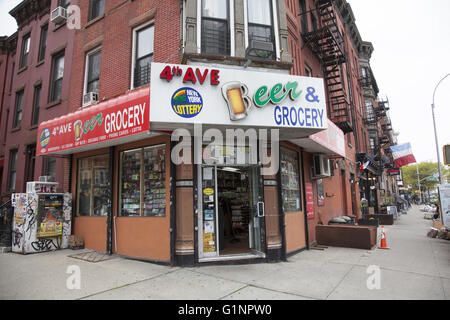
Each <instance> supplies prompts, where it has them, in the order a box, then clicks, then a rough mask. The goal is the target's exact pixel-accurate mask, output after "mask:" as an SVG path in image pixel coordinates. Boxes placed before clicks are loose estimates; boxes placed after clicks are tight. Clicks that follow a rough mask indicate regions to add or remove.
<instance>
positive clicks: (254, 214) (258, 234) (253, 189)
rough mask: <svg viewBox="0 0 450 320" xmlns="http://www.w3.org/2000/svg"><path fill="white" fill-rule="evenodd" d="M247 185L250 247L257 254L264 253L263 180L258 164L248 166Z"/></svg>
mask: <svg viewBox="0 0 450 320" xmlns="http://www.w3.org/2000/svg"><path fill="white" fill-rule="evenodd" d="M248 170H249V180H250V181H249V187H250V194H251V199H250V205H251V206H250V207H251V208H252V210H251V212H250V223H249V238H250V248H251V249H252V251H253V252H254V253H256V254H258V255H264V251H265V229H266V228H265V208H264V197H263V180H262V176H261V167H260V166H250V167H248Z"/></svg>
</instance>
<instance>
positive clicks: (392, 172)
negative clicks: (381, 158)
mask: <svg viewBox="0 0 450 320" xmlns="http://www.w3.org/2000/svg"><path fill="white" fill-rule="evenodd" d="M389 175H390V176H399V175H400V169H399V168H394V169H389Z"/></svg>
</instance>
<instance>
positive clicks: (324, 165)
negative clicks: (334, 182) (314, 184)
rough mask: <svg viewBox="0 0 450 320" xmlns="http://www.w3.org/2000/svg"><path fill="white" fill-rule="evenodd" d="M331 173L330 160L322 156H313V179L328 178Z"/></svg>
mask: <svg viewBox="0 0 450 320" xmlns="http://www.w3.org/2000/svg"><path fill="white" fill-rule="evenodd" d="M330 175H331V173H330V160H329V159H328V158H327V157H325V156H324V155H322V154H316V155H313V166H312V168H311V177H312V178H313V179H320V178H327V177H329V176H330Z"/></svg>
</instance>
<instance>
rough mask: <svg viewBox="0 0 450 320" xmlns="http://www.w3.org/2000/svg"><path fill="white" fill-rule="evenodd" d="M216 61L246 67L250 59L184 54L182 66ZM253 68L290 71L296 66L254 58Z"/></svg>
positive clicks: (289, 63)
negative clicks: (197, 62) (196, 62)
mask: <svg viewBox="0 0 450 320" xmlns="http://www.w3.org/2000/svg"><path fill="white" fill-rule="evenodd" d="M205 59H206V60H210V61H216V62H218V63H221V62H222V63H223V62H224V61H226V63H227V64H232V65H238V66H244V65H245V64H246V63H247V61H248V60H249V59H248V58H243V57H233V56H223V55H211V54H205V53H186V52H185V53H183V54H182V64H185V63H186V62H187V61H189V60H192V61H196V60H198V61H204V60H205ZM251 60H252V67H261V68H271V69H285V70H290V69H291V68H292V66H293V65H294V64H293V63H292V62H282V61H278V60H269V59H257V58H253V59H251Z"/></svg>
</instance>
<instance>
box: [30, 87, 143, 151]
mask: <svg viewBox="0 0 450 320" xmlns="http://www.w3.org/2000/svg"><path fill="white" fill-rule="evenodd" d="M149 109H150V88H148V87H147V88H142V89H139V90H136V91H133V92H130V93H128V94H125V95H122V96H119V97H117V98H114V99H110V100H107V101H104V102H100V103H98V104H95V105H92V106H89V107H85V108H82V109H80V110H78V111H76V112H73V113H69V114H67V115H64V116H62V117H59V118H55V119H52V120H49V121H46V122H43V123H41V124H40V125H39V130H38V137H37V155H49V154H70V153H75V152H83V151H88V150H93V149H99V148H104V147H108V146H114V145H119V144H122V143H127V142H132V141H137V140H141V139H144V138H147V137H149V136H150V135H151V134H150V131H149V130H150V122H149Z"/></svg>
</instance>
